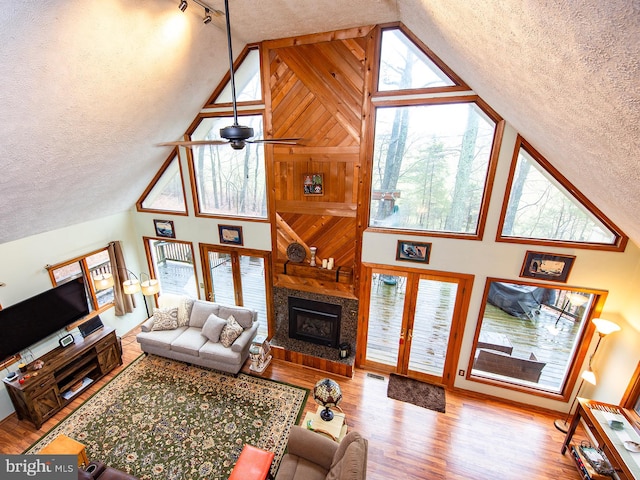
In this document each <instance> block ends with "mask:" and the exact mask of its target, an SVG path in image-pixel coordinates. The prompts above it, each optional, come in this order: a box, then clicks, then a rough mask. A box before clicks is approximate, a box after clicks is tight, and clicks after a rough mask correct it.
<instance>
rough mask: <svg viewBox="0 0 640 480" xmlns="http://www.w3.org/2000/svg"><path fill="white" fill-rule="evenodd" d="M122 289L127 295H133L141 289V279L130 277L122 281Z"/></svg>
mask: <svg viewBox="0 0 640 480" xmlns="http://www.w3.org/2000/svg"><path fill="white" fill-rule="evenodd" d="M122 291H123V292H124V293H126V294H127V295H132V294H134V293H136V292H139V291H140V281H139V280H138V279H137V278H130V279H129V280H125V281H124V282H122Z"/></svg>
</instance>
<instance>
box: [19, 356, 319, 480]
mask: <svg viewBox="0 0 640 480" xmlns="http://www.w3.org/2000/svg"><path fill="white" fill-rule="evenodd" d="M308 393H309V391H308V390H307V389H304V388H300V387H294V386H291V385H286V384H283V383H278V382H275V381H271V380H266V379H263V378H259V377H253V376H250V375H245V374H239V375H238V376H237V377H234V376H232V375H226V374H222V373H219V372H215V371H212V370H207V369H203V368H200V367H195V366H189V365H187V364H184V363H181V362H176V361H173V360H168V359H165V358H161V357H157V356H154V355H149V356H141V357H140V358H139V359H137V360H136V361H134V362H133V363H132V364H131V365H130V366H129V367H127V368H126V369H125V370H123V371H122V372H121V373H120V374H119V375H118V376H117V377H115V378H114V379H113V380H112V381H111V382H109V383H108V384H107V385H105V386H104V387H103V388H102V389H101V390H100V391H98V392H97V393H96V394H95V395H94V396H93V397H91V398H90V399H89V400H87V401H86V402H85V403H84V404H82V405H81V406H80V407H78V408H77V409H76V410H75V411H74V412H73V413H71V414H70V415H69V416H68V417H67V418H65V419H64V420H63V421H62V422H60V424H59V425H58V426H56V427H55V428H54V429H53V430H51V431H50V432H49V433H48V434H47V435H45V436H44V437H42V438H41V439H40V440H38V442H36V443H35V444H34V445H32V446H31V447H30V448H29V449H28V450H27V451H26V452H25V453H38V451H40V450H41V449H42V448H43V447H45V446H46V445H48V444H49V443H50V442H51V441H52V440H53V439H54V438H55V437H56V436H58V435H60V434H65V435H67V436H69V437H71V438H73V439H75V440H77V441H79V442H81V443H83V444H84V445H86V449H87V455H88V457H89V460H99V461H102V462H104V463H105V464H107V465H109V466H112V467H115V468H117V469H119V470H124V471H126V472H128V473H130V474H132V475H134V476H136V477H138V478H141V479H197V478H203V479H226V478H228V476H229V474H230V472H231V470H232V469H233V466H234V465H235V462H236V460H237V458H238V455H240V451H241V450H242V447H243V446H244V444H245V443H249V444H251V445H254V446H256V447H259V448H262V449H263V450H269V451H271V452H274V454H275V459H274V462H273V465H272V470H271V471H272V473H273V474H275V472H276V471H277V469H278V466H279V464H280V460H281V459H282V456H283V454H284V449H285V447H286V442H287V438H288V436H289V430H290V429H291V426H292V425H294V424H296V423H297V422H298V420H299V418H300V415H301V413H302V410H303V407H304V404H305V402H306V399H307V396H308Z"/></svg>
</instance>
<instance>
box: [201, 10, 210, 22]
mask: <svg viewBox="0 0 640 480" xmlns="http://www.w3.org/2000/svg"><path fill="white" fill-rule="evenodd" d="M210 21H211V10H209V9H208V8H207V7H204V18H203V19H202V23H204V24H205V25H206V24H207V23H209V22H210Z"/></svg>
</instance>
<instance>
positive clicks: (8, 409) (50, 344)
mask: <svg viewBox="0 0 640 480" xmlns="http://www.w3.org/2000/svg"><path fill="white" fill-rule="evenodd" d="M132 227H133V225H132V222H131V215H130V214H129V212H125V213H122V214H119V215H113V216H109V217H106V218H101V219H98V220H93V221H91V222H86V223H81V224H78V225H74V226H71V227H67V228H61V229H59V230H54V231H51V232H46V233H41V234H38V235H34V236H32V237H27V238H23V239H20V240H16V241H13V242H9V243H4V244H0V258H2V266H1V267H0V268H1V270H0V282H4V283H6V286H5V287H3V288H0V304H1V305H2V306H3V307H8V306H10V305H12V304H14V303H17V302H20V301H22V300H25V299H27V298H29V297H32V296H33V295H37V294H38V293H41V292H44V291H45V290H48V289H50V288H52V285H51V280H50V278H49V273H48V272H47V270H46V269H45V265H52V264H56V263H59V262H62V261H65V260H69V259H71V258H74V257H77V256H80V255H83V254H86V253H89V252H91V251H94V250H97V249H99V248H103V247H106V246H107V244H108V243H109V242H111V241H114V240H121V241H122V243H123V249H124V256H125V260H126V262H127V267H128V268H129V269H130V270H131V271H133V272H136V274H137V272H141V271H143V270H141V269H142V268H144V271H146V270H147V267H146V263H145V262H141V261H140V258H139V257H138V252H137V251H136V248H135V245H136V244H137V243H140V240H139V237H138V236H136V234H135V231H134V228H132ZM142 258H144V257H142ZM140 295H141V294H136V305H137V308H136V309H135V311H134V312H133V313H131V314H128V315H124V316H122V317H116V316H115V314H114V309H113V308H111V309H109V310H107V311H105V312H104V313H102V314H100V318H101V319H102V322H103V323H104V324H105V325H108V326H111V327H113V328H115V329H116V331H117V334H118V335H120V336H122V335H124V334H125V333H127V332H128V331H129V330H131V329H132V328H134V327H135V326H136V325H137V324H139V323H140V322H142V321H143V320H144V318H145V316H146V314H145V309H144V302H143V300H142V297H141V296H140ZM65 333H66V332H65ZM74 333H75V334H78V332H77V330H76V331H75V332H74ZM59 337H60V334H54V335H52V336H50V337H48V338H47V339H45V340H44V341H42V342H40V343H38V344H36V345H34V346H33V347H32V348H31V351H32V353H33V356H34V358H36V357H38V356H41V355H43V354H44V353H46V352H48V351H50V350H52V349H54V348H56V347H57V346H58V338H59ZM16 369H17V365H15V364H14V365H11V366H9V367H8V369H6V370H4V371H3V372H2V373H3V374H2V377H5V376H6V375H7V374H8V373H9V372H10V371H13V370H16ZM3 385H4V384H3ZM13 411H14V409H13V405H12V404H11V400H10V399H9V395H8V394H7V391H6V389H5V388H4V386H3V387H2V388H1V389H0V418H4V417H6V416H7V415H9V414H11V413H12V412H13Z"/></svg>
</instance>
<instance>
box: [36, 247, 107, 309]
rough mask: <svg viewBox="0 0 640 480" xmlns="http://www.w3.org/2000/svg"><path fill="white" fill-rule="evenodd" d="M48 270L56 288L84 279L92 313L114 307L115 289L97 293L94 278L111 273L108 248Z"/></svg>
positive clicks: (48, 267)
mask: <svg viewBox="0 0 640 480" xmlns="http://www.w3.org/2000/svg"><path fill="white" fill-rule="evenodd" d="M47 270H48V271H49V277H51V283H52V284H53V286H54V287H55V286H57V285H61V284H63V283H67V282H70V281H71V280H74V279H76V278H83V279H84V284H85V288H86V291H87V303H88V305H89V311H90V312H91V313H100V312H102V311H104V310H106V309H107V308H109V307H111V306H113V287H110V288H107V289H105V290H100V291H96V288H95V285H94V284H93V277H94V276H96V275H100V274H103V273H111V262H110V260H109V252H108V250H107V248H106V247H105V248H104V249H101V250H98V251H95V252H91V253H89V254H87V255H83V256H81V257H76V258H73V259H71V260H67V261H66V262H61V263H57V264H55V265H49V266H47Z"/></svg>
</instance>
